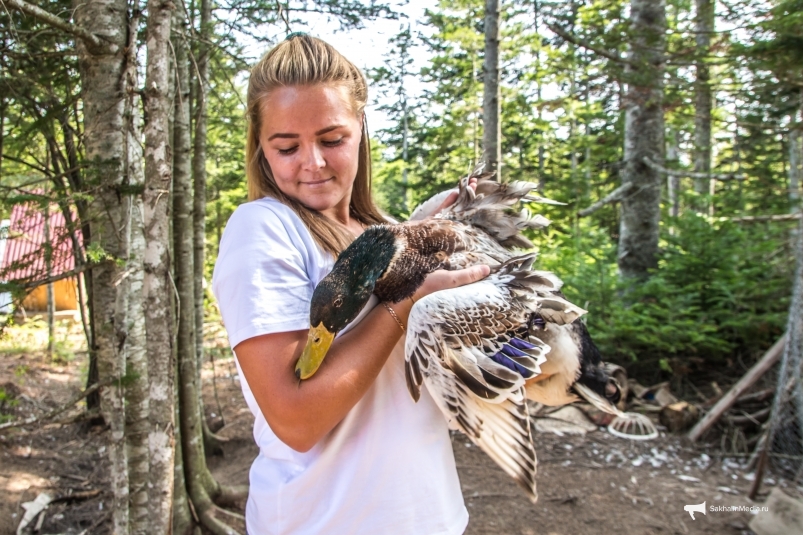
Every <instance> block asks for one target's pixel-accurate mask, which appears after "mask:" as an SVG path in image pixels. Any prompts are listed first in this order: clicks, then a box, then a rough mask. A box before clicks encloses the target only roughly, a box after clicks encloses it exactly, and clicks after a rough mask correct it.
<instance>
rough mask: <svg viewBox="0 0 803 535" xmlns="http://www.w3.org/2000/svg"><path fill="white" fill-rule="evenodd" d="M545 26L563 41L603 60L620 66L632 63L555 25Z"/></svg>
mask: <svg viewBox="0 0 803 535" xmlns="http://www.w3.org/2000/svg"><path fill="white" fill-rule="evenodd" d="M546 26H547V28H549V29H550V30H552V31H553V32H554V33H556V34H557V35H558V36H560V37H561V38H562V39H563V40H565V41H569V42H570V43H573V44H575V45H577V46H580V47H583V48H585V49H587V50H590V51H592V52H594V53H595V54H597V55H599V56H602V57H603V58H607V59H609V60H611V61H615V62H617V63H622V64H625V65H632V63H631V62H630V61H628V60H626V59H625V58H623V57H622V56H620V55H619V54H615V53H613V52H610V51H608V50H605V49H603V48H599V47H597V46H594V45H592V44H591V43H589V42H588V41H586V40H585V39H582V38H580V37H577V36H576V35H574V34H572V33H569V32H567V31H566V30H564V29H563V28H561V27H560V26H558V25H557V24H549V23H547V25H546Z"/></svg>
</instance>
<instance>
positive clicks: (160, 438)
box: [143, 0, 175, 533]
mask: <svg viewBox="0 0 803 535" xmlns="http://www.w3.org/2000/svg"><path fill="white" fill-rule="evenodd" d="M174 8H175V6H174V5H173V3H172V2H169V1H166V0H148V27H147V52H148V57H147V64H146V69H145V95H146V97H147V98H146V102H145V108H146V114H147V117H148V122H147V124H146V125H145V191H144V194H143V202H144V215H145V242H146V244H147V245H146V249H145V256H144V265H145V282H144V295H145V327H146V331H147V348H148V371H149V379H150V401H151V411H150V444H151V450H150V451H151V487H150V507H151V525H152V529H153V533H169V531H170V526H171V518H170V513H171V509H172V501H173V470H174V466H173V462H174V459H173V455H174V451H173V440H174V438H173V426H174V403H175V400H174V397H173V374H174V371H173V370H174V361H173V332H172V331H173V321H172V314H171V295H172V293H173V285H172V283H171V281H170V259H169V256H168V251H169V241H170V234H169V231H170V229H169V219H168V207H169V205H170V183H171V179H172V165H171V164H172V156H171V150H170V143H169V141H170V139H169V127H168V122H169V116H170V101H169V99H168V85H169V82H168V79H169V74H170V72H169V71H170V69H169V67H170V56H171V54H170V26H171V24H170V22H171V17H172V11H173V9H174Z"/></svg>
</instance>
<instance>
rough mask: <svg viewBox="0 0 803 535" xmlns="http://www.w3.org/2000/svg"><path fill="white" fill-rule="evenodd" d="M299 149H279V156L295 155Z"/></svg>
mask: <svg viewBox="0 0 803 535" xmlns="http://www.w3.org/2000/svg"><path fill="white" fill-rule="evenodd" d="M297 148H298V147H290V148H289V149H277V150H278V152H279V154H284V155H287V154H293V153H294V152H295V151H296V149H297Z"/></svg>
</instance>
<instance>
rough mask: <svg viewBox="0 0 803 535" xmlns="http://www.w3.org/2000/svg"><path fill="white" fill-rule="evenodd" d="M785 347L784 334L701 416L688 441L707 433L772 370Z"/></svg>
mask: <svg viewBox="0 0 803 535" xmlns="http://www.w3.org/2000/svg"><path fill="white" fill-rule="evenodd" d="M785 345H786V334H784V335H783V336H781V338H780V339H779V340H778V341H777V342H775V344H773V346H772V347H771V348H769V350H768V351H767V352H766V353H764V356H763V357H761V360H759V361H758V362H756V364H755V365H754V366H753V367H752V368H750V370H748V372H747V373H746V374H744V376H743V377H742V378H741V379H739V382H738V383H736V384H735V385H733V388H731V389H730V390H729V391H728V393H727V394H725V395H724V396H722V399H720V400H719V401H718V402H717V404H716V405H714V407H713V408H712V409H711V410H710V411H708V413H707V414H706V415H705V416H703V418H702V420H700V421H699V422H697V425H695V426H694V427H693V428H692V430H691V431H689V440H691V441H692V442H695V441H697V439H698V438H700V437H701V436H702V435H703V433H705V432H706V431H708V430H709V429H710V428H711V426H712V425H714V423H716V421H717V420H719V418H720V417H721V416H722V415H723V414H724V413H725V411H727V410H728V409H730V408H731V407H732V406H733V404H734V403H735V402H736V400H737V399H738V398H739V396H741V395H742V394H743V393H744V392H745V391H746V390H747V389H748V388H750V387H751V386H753V385H754V384H755V382H756V381H758V380H759V379H760V378H761V376H762V375H764V374H765V373H767V371H768V370H769V369H770V368H772V366H773V365H774V364H775V363H776V362H778V359H780V358H781V353H783V348H784V346H785Z"/></svg>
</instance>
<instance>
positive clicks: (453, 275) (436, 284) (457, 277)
mask: <svg viewBox="0 0 803 535" xmlns="http://www.w3.org/2000/svg"><path fill="white" fill-rule="evenodd" d="M490 272H491V268H490V267H488V266H485V265H481V266H472V267H470V268H466V269H458V270H455V271H446V270H445V269H439V270H437V271H433V272H432V273H430V274H429V275H427V278H426V279H425V280H424V284H422V285H421V287H420V288H419V289H418V291H417V292H416V293H415V295H414V296H413V300H414V301H418V300H419V299H421V298H422V297H425V296H427V295H429V294H431V293H434V292H437V291H440V290H448V289H451V288H457V287H458V286H465V285H466V284H471V283H473V282H477V281H478V280H482V279H484V278H485V277H487V276H488V274H489V273H490Z"/></svg>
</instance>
